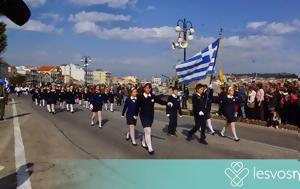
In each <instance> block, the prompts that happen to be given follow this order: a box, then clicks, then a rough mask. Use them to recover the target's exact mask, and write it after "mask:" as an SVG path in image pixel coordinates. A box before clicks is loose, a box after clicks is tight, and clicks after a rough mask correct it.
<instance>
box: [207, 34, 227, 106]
mask: <svg viewBox="0 0 300 189" xmlns="http://www.w3.org/2000/svg"><path fill="white" fill-rule="evenodd" d="M222 32H223V28H220V32H219V36H218V47H217V52H216V57H215V60H214V65H213V69H212V73H211V76H210V81H209V86H210V85H211V83H212V80H213V78H214V70H215V67H216V62H217V57H218V53H219V47H220V42H221V38H222ZM209 86H208V89H207V90H206V93H207V94H206V101H205V108H206V107H207V103H208V96H209V93H210V90H211V89H210V88H209Z"/></svg>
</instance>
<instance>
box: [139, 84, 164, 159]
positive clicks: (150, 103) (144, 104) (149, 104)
mask: <svg viewBox="0 0 300 189" xmlns="http://www.w3.org/2000/svg"><path fill="white" fill-rule="evenodd" d="M155 103H159V104H161V105H167V103H166V102H164V101H162V100H161V99H160V98H158V97H157V96H155V95H153V94H152V86H151V84H150V83H146V84H145V85H144V93H143V94H142V95H140V96H139V97H138V108H137V113H136V115H137V114H138V113H139V114H140V119H141V123H142V126H143V128H144V134H143V138H142V147H143V148H145V149H148V152H149V154H150V155H153V154H154V149H153V148H152V142H151V127H152V124H153V120H154V104H155Z"/></svg>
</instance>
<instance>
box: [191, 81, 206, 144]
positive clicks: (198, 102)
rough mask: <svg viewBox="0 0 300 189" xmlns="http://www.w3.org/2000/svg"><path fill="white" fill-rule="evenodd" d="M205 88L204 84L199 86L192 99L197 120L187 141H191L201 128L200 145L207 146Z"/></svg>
mask: <svg viewBox="0 0 300 189" xmlns="http://www.w3.org/2000/svg"><path fill="white" fill-rule="evenodd" d="M204 89H205V86H204V85H202V84H197V85H196V88H195V92H196V93H195V94H194V95H193V98H192V103H193V114H194V119H195V126H194V127H193V128H192V130H190V131H189V133H188V137H187V139H186V140H188V141H190V140H192V139H193V135H194V134H195V133H196V132H197V131H198V130H199V129H200V128H201V136H200V143H202V144H205V145H207V144H208V143H207V142H206V140H205V138H206V136H205V129H206V118H207V112H206V98H205V95H204Z"/></svg>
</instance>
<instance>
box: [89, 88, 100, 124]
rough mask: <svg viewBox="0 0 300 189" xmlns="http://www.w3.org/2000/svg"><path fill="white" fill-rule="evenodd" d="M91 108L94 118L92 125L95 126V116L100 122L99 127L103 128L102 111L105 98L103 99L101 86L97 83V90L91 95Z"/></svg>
mask: <svg viewBox="0 0 300 189" xmlns="http://www.w3.org/2000/svg"><path fill="white" fill-rule="evenodd" d="M90 103H91V104H90V109H91V110H92V112H93V114H92V118H91V126H94V124H95V123H94V119H95V117H97V118H98V122H99V125H98V127H99V128H102V123H101V122H102V116H101V112H102V105H103V99H102V95H101V89H100V86H99V85H97V86H96V88H95V92H94V93H93V94H92V95H91V99H90Z"/></svg>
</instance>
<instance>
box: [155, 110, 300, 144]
mask: <svg viewBox="0 0 300 189" xmlns="http://www.w3.org/2000/svg"><path fill="white" fill-rule="evenodd" d="M154 109H155V110H158V111H165V108H164V107H154ZM182 114H183V115H187V116H193V114H192V111H190V110H185V109H184V110H182ZM211 117H212V118H213V119H217V120H224V121H225V118H224V117H220V116H216V115H213V114H212V115H211ZM237 123H246V124H253V125H256V126H261V127H266V126H267V123H266V122H265V121H259V120H254V121H249V120H241V119H238V121H237ZM279 129H287V130H290V131H297V132H298V137H299V138H300V135H299V133H300V128H299V127H297V126H295V125H280V126H279Z"/></svg>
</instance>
